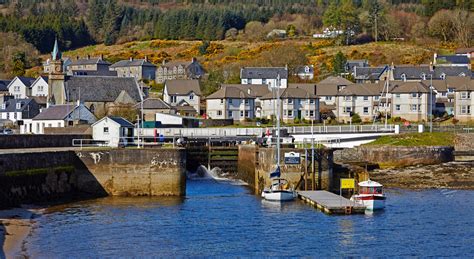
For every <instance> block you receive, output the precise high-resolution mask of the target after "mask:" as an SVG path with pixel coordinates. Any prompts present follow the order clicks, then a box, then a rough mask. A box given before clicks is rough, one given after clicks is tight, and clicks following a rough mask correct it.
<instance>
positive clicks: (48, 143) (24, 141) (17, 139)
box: [0, 134, 92, 149]
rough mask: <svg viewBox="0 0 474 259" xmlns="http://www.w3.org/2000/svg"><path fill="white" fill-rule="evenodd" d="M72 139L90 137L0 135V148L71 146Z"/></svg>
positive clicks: (73, 135)
mask: <svg viewBox="0 0 474 259" xmlns="http://www.w3.org/2000/svg"><path fill="white" fill-rule="evenodd" d="M73 139H92V135H89V134H63V135H56V134H51V135H48V134H42V135H0V149H13V148H42V147H71V146H72V140H73Z"/></svg>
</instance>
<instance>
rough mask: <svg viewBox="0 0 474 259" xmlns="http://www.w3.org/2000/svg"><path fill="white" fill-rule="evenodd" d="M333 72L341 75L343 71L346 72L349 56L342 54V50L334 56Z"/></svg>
mask: <svg viewBox="0 0 474 259" xmlns="http://www.w3.org/2000/svg"><path fill="white" fill-rule="evenodd" d="M332 63H333V72H334V74H335V75H340V74H341V73H344V71H345V66H346V63H347V58H346V56H344V54H342V52H340V51H339V52H338V53H337V54H336V56H334V58H333V61H332Z"/></svg>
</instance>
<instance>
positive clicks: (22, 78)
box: [12, 76, 36, 87]
mask: <svg viewBox="0 0 474 259" xmlns="http://www.w3.org/2000/svg"><path fill="white" fill-rule="evenodd" d="M16 78H18V80H20V81H21V82H22V83H23V84H24V85H25V86H26V87H30V86H31V84H33V83H34V82H35V81H36V78H32V77H25V76H17V77H16ZM12 81H13V80H12Z"/></svg>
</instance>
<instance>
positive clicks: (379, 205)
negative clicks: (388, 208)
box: [351, 179, 387, 210]
mask: <svg viewBox="0 0 474 259" xmlns="http://www.w3.org/2000/svg"><path fill="white" fill-rule="evenodd" d="M386 199H387V197H386V196H385V194H384V192H383V185H381V184H380V183H378V182H375V181H371V180H370V179H369V180H367V181H364V182H360V183H359V193H358V194H355V195H353V196H352V197H351V200H352V201H355V202H357V203H359V204H362V205H364V206H365V207H366V209H367V210H380V209H383V208H385V200H386Z"/></svg>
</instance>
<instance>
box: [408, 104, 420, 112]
mask: <svg viewBox="0 0 474 259" xmlns="http://www.w3.org/2000/svg"><path fill="white" fill-rule="evenodd" d="M410 111H412V112H417V111H418V105H416V104H410Z"/></svg>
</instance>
